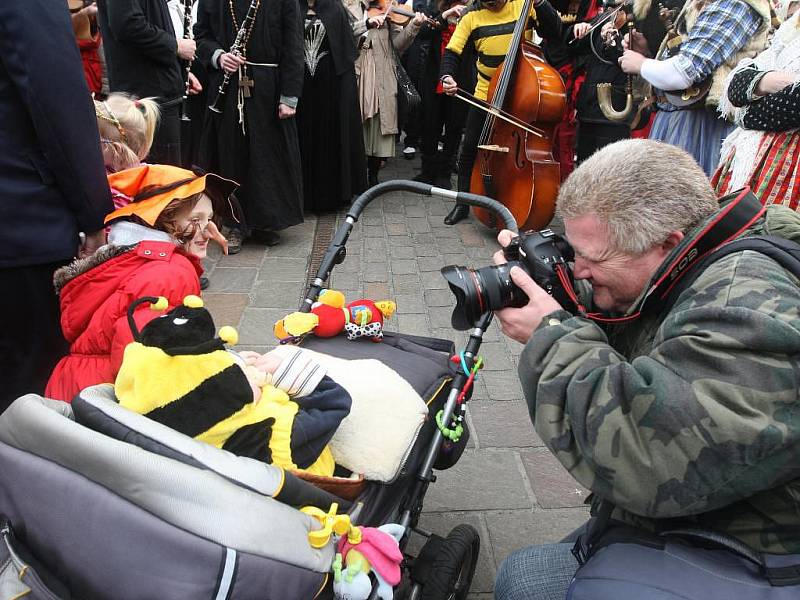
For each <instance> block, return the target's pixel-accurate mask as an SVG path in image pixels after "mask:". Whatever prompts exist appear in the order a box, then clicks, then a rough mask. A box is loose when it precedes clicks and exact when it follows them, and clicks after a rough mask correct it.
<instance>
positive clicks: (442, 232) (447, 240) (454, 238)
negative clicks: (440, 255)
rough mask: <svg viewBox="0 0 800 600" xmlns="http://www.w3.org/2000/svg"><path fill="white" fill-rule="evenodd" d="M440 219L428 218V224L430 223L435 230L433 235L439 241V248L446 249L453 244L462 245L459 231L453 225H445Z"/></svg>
mask: <svg viewBox="0 0 800 600" xmlns="http://www.w3.org/2000/svg"><path fill="white" fill-rule="evenodd" d="M439 219H440V217H429V218H428V223H430V225H431V228H432V229H433V235H434V236H435V237H436V239H438V240H439V246H440V247H441V248H445V247H447V246H452V245H453V244H459V245H461V241H460V240H459V239H458V231H456V230H455V229H454V228H453V227H452V226H451V225H445V224H444V223H442V222H441V221H440V220H439Z"/></svg>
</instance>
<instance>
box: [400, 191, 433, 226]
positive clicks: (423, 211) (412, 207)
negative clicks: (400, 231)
mask: <svg viewBox="0 0 800 600" xmlns="http://www.w3.org/2000/svg"><path fill="white" fill-rule="evenodd" d="M414 199H418V200H417V201H416V202H413V201H409V202H411V203H410V204H407V205H406V211H405V212H406V217H409V219H408V220H409V221H410V220H411V219H413V218H415V217H427V216H428V209H427V207H426V206H425V204H423V202H425V200H427V197H426V196H419V195H417V196H414Z"/></svg>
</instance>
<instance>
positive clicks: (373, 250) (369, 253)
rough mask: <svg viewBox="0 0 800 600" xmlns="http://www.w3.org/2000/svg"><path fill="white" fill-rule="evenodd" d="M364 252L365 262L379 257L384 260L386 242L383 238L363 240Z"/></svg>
mask: <svg viewBox="0 0 800 600" xmlns="http://www.w3.org/2000/svg"><path fill="white" fill-rule="evenodd" d="M364 251H365V258H366V260H371V258H372V257H375V256H377V257H380V260H386V240H385V239H384V238H367V239H365V240H364Z"/></svg>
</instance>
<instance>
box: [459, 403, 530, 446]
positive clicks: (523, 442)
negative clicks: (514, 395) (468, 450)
mask: <svg viewBox="0 0 800 600" xmlns="http://www.w3.org/2000/svg"><path fill="white" fill-rule="evenodd" d="M467 406H468V407H469V414H470V419H471V421H472V424H473V430H472V432H473V435H475V436H476V437H477V438H478V446H479V447H480V448H532V447H542V446H544V444H543V443H542V440H541V439H540V438H539V436H538V435H536V432H535V431H534V429H533V424H532V423H531V419H530V416H529V415H528V406H527V405H526V404H525V403H524V402H521V401H511V402H492V401H491V400H477V399H476V400H474V401H470V402H469V404H468V405H467Z"/></svg>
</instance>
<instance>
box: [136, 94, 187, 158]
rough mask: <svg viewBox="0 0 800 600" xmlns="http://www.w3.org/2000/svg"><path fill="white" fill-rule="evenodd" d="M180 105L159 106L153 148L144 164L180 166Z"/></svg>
mask: <svg viewBox="0 0 800 600" xmlns="http://www.w3.org/2000/svg"><path fill="white" fill-rule="evenodd" d="M181 104H182V102H180V101H179V102H176V103H174V104H173V103H171V102H166V103H165V104H162V105H160V107H159V108H161V119H159V121H158V127H156V134H155V137H154V138H153V146H152V147H151V148H150V154H148V155H147V159H146V160H145V162H148V163H150V164H153V165H174V166H176V167H180V166H182V161H181V158H182V157H181Z"/></svg>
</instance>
